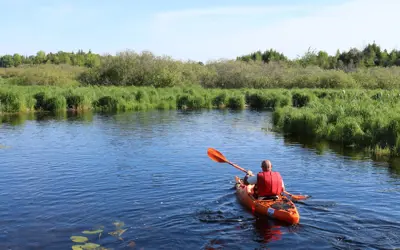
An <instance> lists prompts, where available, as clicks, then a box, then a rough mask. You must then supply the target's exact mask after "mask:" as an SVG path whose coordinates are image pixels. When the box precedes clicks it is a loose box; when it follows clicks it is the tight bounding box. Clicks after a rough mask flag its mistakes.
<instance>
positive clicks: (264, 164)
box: [261, 160, 272, 172]
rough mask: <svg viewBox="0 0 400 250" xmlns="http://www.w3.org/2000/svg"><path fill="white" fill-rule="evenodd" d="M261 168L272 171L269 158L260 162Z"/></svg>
mask: <svg viewBox="0 0 400 250" xmlns="http://www.w3.org/2000/svg"><path fill="white" fill-rule="evenodd" d="M261 169H262V170H263V171H264V172H268V171H272V164H271V162H270V161H269V160H264V161H262V162H261Z"/></svg>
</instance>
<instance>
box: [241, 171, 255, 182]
mask: <svg viewBox="0 0 400 250" xmlns="http://www.w3.org/2000/svg"><path fill="white" fill-rule="evenodd" d="M244 184H257V176H255V175H254V174H253V172H251V170H249V171H248V172H247V175H246V176H245V177H244Z"/></svg>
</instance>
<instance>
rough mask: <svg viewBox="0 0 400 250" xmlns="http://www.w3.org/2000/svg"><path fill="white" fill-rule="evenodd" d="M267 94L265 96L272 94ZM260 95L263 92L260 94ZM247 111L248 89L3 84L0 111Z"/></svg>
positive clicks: (0, 89) (0, 92) (0, 86)
mask: <svg viewBox="0 0 400 250" xmlns="http://www.w3.org/2000/svg"><path fill="white" fill-rule="evenodd" d="M269 92H271V91H266V92H265V93H264V94H265V95H270V94H269ZM260 93H263V92H262V91H260ZM214 108H218V109H224V108H228V109H239V110H240V109H244V108H246V92H245V90H234V91H229V92H227V91H225V90H221V89H213V90H206V89H204V88H201V87H168V88H155V87H133V86H131V87H116V86H87V87H77V88H75V87H46V86H18V85H0V112H3V113H21V112H30V111H54V112H55V111H57V112H58V111H66V110H76V111H85V110H94V111H127V110H149V109H189V110H190V109H214Z"/></svg>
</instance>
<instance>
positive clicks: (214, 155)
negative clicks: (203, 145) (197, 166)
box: [207, 148, 228, 162]
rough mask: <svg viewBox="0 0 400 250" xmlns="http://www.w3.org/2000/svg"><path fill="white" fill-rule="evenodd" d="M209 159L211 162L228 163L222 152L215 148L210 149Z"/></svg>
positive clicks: (208, 152)
mask: <svg viewBox="0 0 400 250" xmlns="http://www.w3.org/2000/svg"><path fill="white" fill-rule="evenodd" d="M207 154H208V157H210V158H211V160H213V161H216V162H228V160H227V159H226V158H225V156H224V155H223V154H221V152H219V151H218V150H216V149H214V148H208V150H207Z"/></svg>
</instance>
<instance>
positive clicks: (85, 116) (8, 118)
mask: <svg viewBox="0 0 400 250" xmlns="http://www.w3.org/2000/svg"><path fill="white" fill-rule="evenodd" d="M93 115H94V114H93V112H89V111H87V112H76V111H65V112H35V113H19V114H4V115H0V124H1V123H4V124H5V125H11V126H20V125H24V124H25V123H26V122H27V121H66V120H69V121H83V122H92V121H93Z"/></svg>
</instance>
